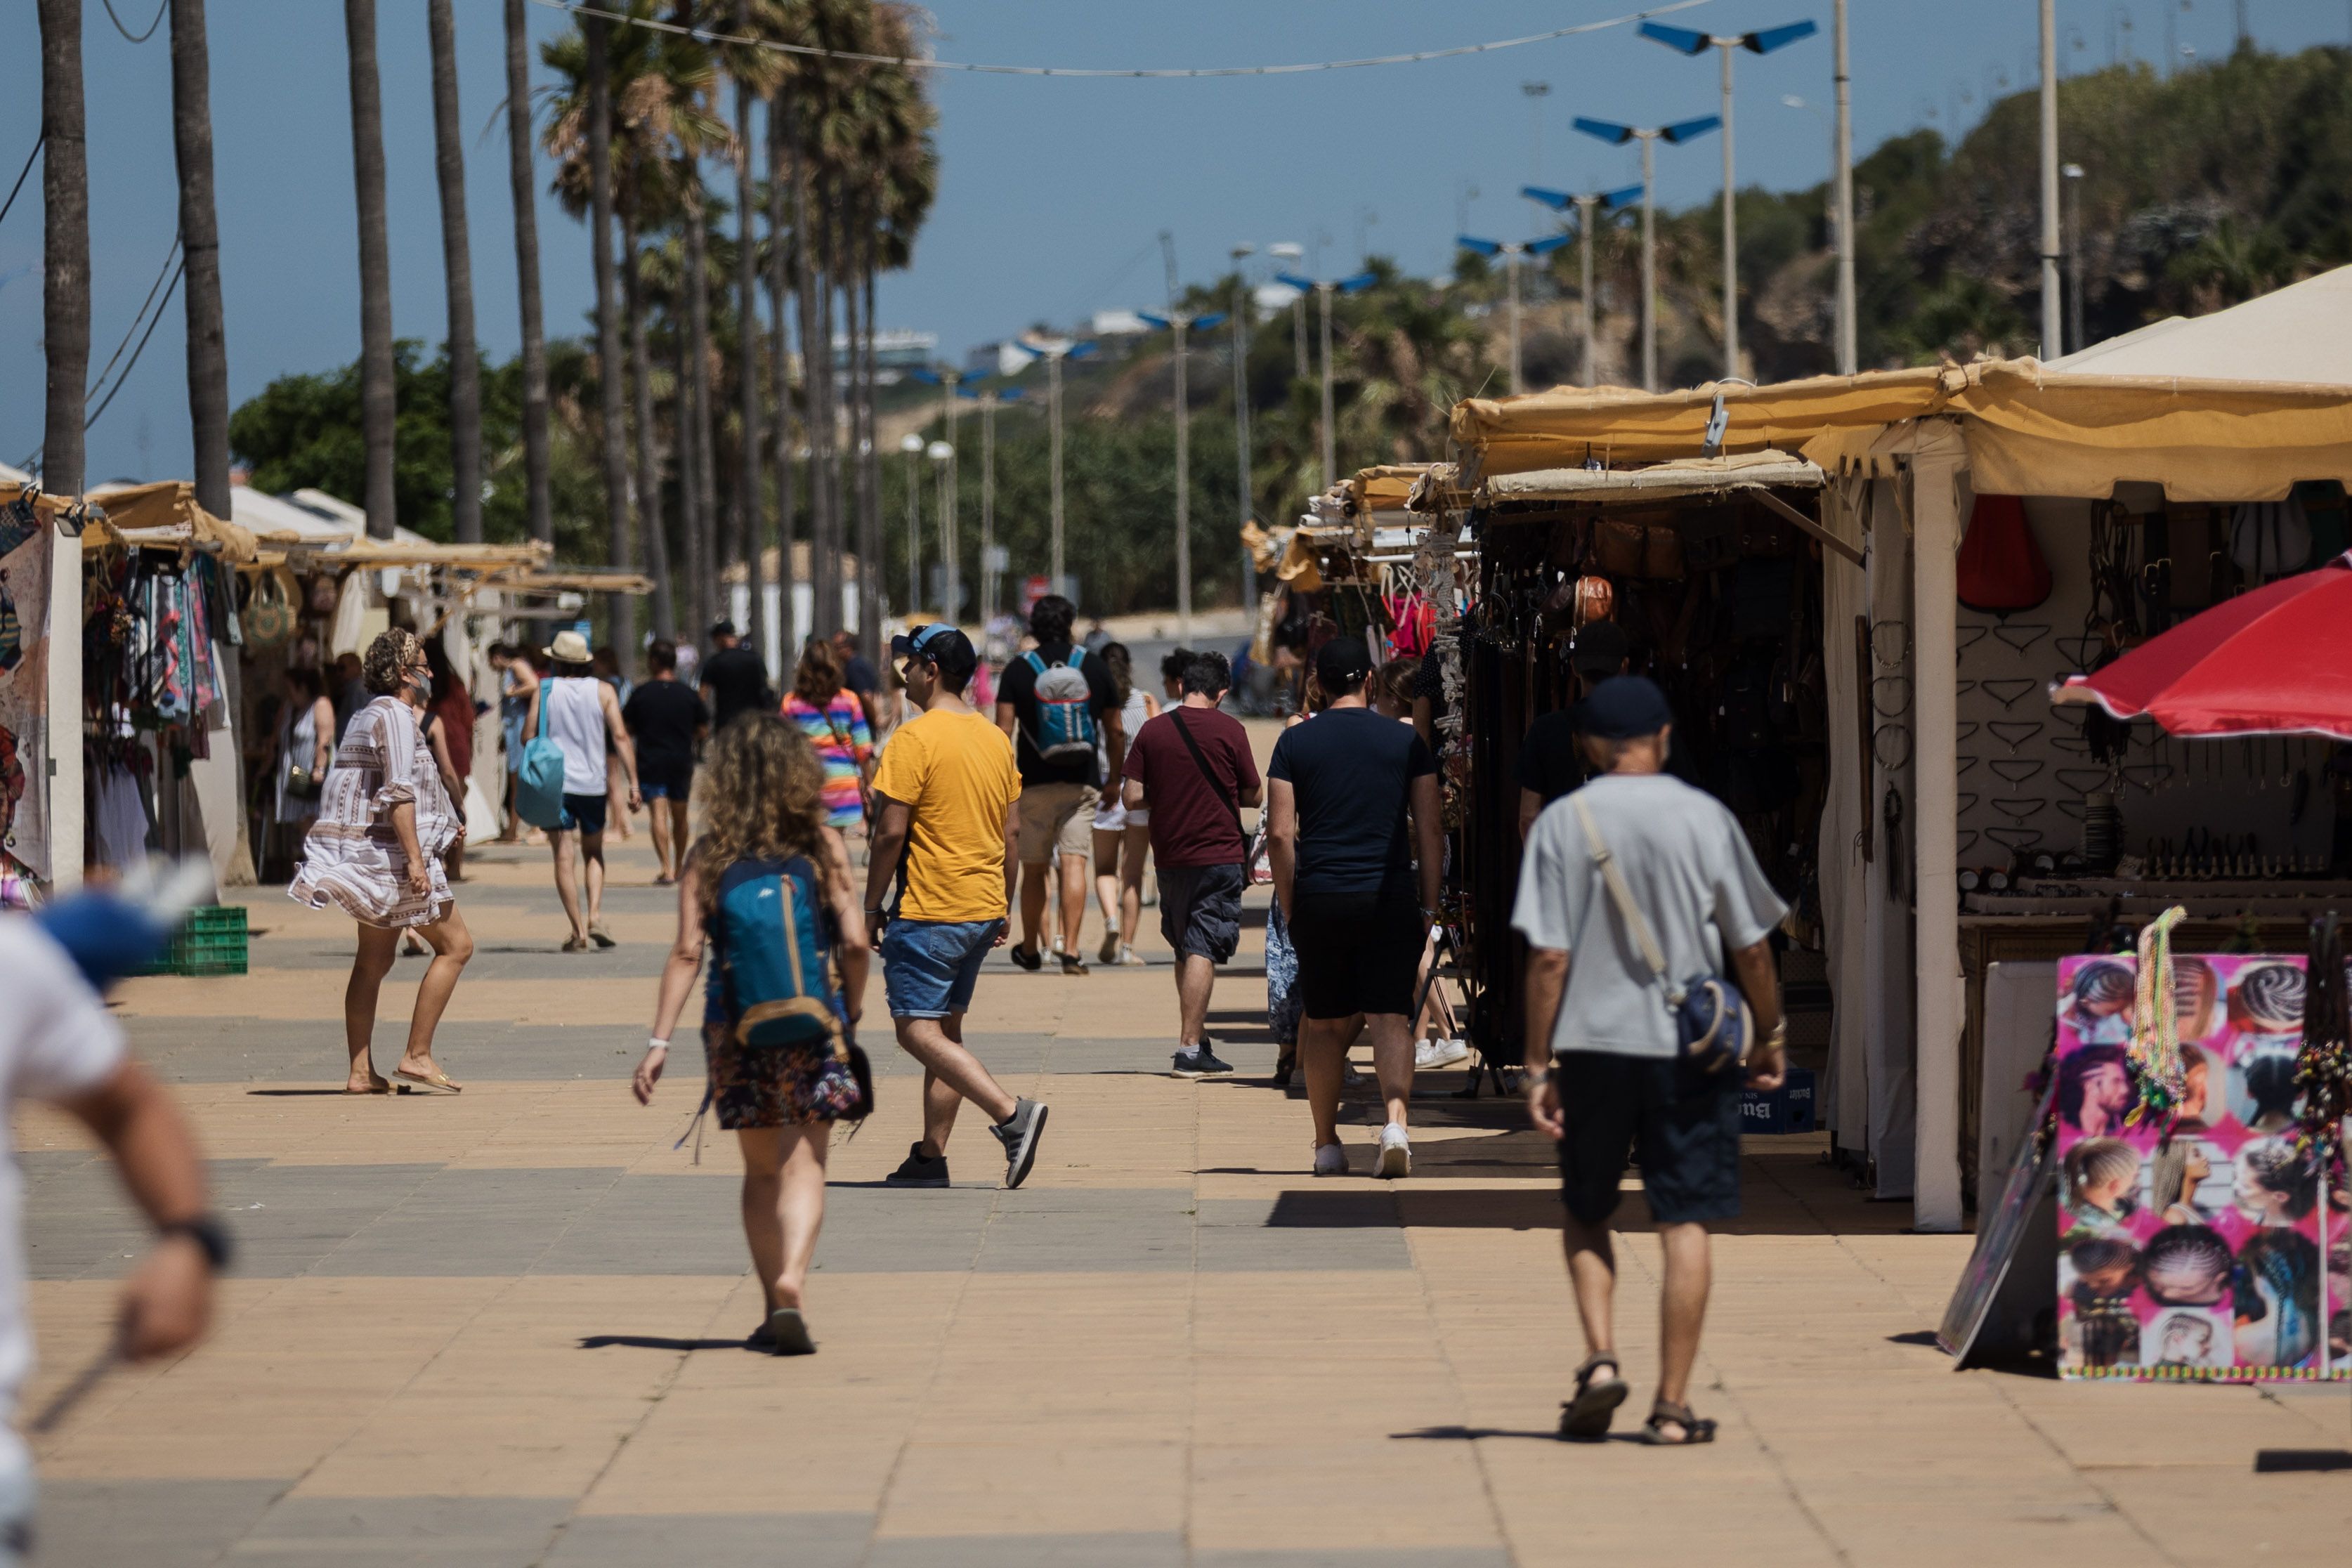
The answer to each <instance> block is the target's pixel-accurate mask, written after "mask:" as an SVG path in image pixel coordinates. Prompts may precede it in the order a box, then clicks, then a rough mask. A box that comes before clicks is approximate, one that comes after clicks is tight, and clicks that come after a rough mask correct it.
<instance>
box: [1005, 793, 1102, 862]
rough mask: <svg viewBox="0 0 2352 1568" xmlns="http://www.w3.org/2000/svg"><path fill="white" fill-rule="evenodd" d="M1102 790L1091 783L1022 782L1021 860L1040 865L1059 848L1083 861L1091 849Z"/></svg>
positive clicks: (1052, 856)
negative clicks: (1096, 810) (1096, 812)
mask: <svg viewBox="0 0 2352 1568" xmlns="http://www.w3.org/2000/svg"><path fill="white" fill-rule="evenodd" d="M1101 804H1102V791H1100V790H1098V789H1097V788H1095V786H1094V785H1092V784H1024V785H1023V786H1022V790H1021V863H1022V864H1023V865H1024V866H1043V865H1044V864H1045V862H1046V861H1048V860H1051V859H1052V858H1054V851H1055V850H1056V849H1059V850H1060V851H1061V852H1062V853H1063V855H1065V856H1076V858H1079V859H1081V860H1083V859H1085V858H1087V857H1088V856H1089V855H1091V854H1092V853H1093V852H1094V847H1095V844H1094V838H1093V837H1092V834H1093V831H1094V820H1095V808H1096V807H1097V806H1098V805H1101Z"/></svg>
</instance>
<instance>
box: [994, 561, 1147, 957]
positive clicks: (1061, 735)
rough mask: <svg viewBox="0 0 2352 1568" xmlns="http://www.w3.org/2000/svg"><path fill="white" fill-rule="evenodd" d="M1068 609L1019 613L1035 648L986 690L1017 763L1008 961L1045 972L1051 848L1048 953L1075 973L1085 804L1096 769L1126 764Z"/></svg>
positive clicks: (1095, 795)
mask: <svg viewBox="0 0 2352 1568" xmlns="http://www.w3.org/2000/svg"><path fill="white" fill-rule="evenodd" d="M1077 614H1078V609H1077V606H1076V605H1073V604H1071V603H1070V601H1069V600H1067V599H1066V598H1064V597H1062V595H1059V594H1048V595H1045V597H1044V598H1042V599H1040V600H1038V601H1037V606H1036V608H1034V609H1033V610H1031V611H1030V612H1029V635H1030V636H1031V637H1033V638H1034V639H1035V640H1036V643H1037V646H1036V647H1035V648H1034V649H1032V650H1031V651H1030V652H1027V653H1024V654H1021V655H1019V656H1017V657H1015V658H1013V661H1012V662H1011V663H1009V664H1007V665H1006V666H1005V667H1004V674H1003V679H1000V680H999V681H998V683H997V688H996V724H997V728H999V729H1001V730H1003V731H1004V732H1005V733H1006V734H1008V735H1010V736H1012V737H1013V747H1014V750H1015V752H1016V754H1017V755H1018V757H1019V760H1020V763H1021V941H1020V942H1019V944H1018V945H1016V946H1015V947H1014V948H1013V963H1017V964H1019V965H1020V966H1021V967H1022V968H1024V969H1027V970H1038V969H1042V968H1044V967H1045V954H1044V953H1043V952H1040V951H1039V949H1038V943H1037V931H1038V928H1039V927H1040V926H1041V925H1042V924H1043V923H1044V922H1045V896H1046V888H1045V882H1046V873H1047V868H1048V867H1049V866H1050V865H1051V864H1052V862H1053V859H1054V856H1055V851H1056V850H1059V851H1060V854H1061V859H1062V876H1061V919H1060V921H1059V922H1058V925H1059V932H1060V934H1059V937H1058V939H1057V956H1058V957H1059V958H1060V960H1061V964H1062V973H1065V974H1084V973H1086V972H1087V965H1086V961H1085V960H1084V959H1082V958H1080V957H1079V956H1078V951H1079V950H1078V927H1079V926H1080V925H1081V924H1082V923H1083V922H1084V921H1085V920H1086V918H1087V881H1088V878H1087V858H1088V856H1089V855H1090V854H1091V853H1092V852H1093V847H1094V839H1093V834H1094V820H1095V808H1096V806H1097V805H1100V804H1101V802H1102V788H1103V783H1104V777H1103V772H1102V763H1101V761H1100V760H1099V759H1098V758H1097V754H1096V750H1095V742H1096V740H1097V737H1099V738H1100V739H1101V742H1102V750H1103V752H1104V754H1105V755H1107V756H1108V758H1109V760H1110V777H1111V778H1112V779H1114V780H1116V779H1118V778H1119V777H1120V776H1121V774H1122V772H1123V770H1124V769H1125V767H1126V762H1127V735H1126V733H1125V731H1124V729H1123V727H1122V726H1121V724H1120V723H1119V716H1118V715H1119V697H1118V686H1117V685H1116V684H1115V683H1114V682H1113V681H1112V679H1111V678H1110V671H1109V670H1108V669H1107V668H1104V666H1103V661H1102V660H1101V659H1099V658H1096V657H1095V656H1094V655H1093V654H1090V653H1087V652H1085V651H1083V650H1082V649H1080V648H1078V647H1076V646H1075V645H1074V644H1073V643H1072V642H1071V641H1070V626H1071V623H1072V622H1074V621H1075V620H1076V619H1077Z"/></svg>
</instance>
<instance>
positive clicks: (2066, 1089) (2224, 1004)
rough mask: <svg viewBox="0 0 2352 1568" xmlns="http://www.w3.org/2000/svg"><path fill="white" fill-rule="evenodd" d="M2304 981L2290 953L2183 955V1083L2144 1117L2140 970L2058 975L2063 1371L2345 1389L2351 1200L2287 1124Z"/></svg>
mask: <svg viewBox="0 0 2352 1568" xmlns="http://www.w3.org/2000/svg"><path fill="white" fill-rule="evenodd" d="M2304 968H2305V961H2304V959H2303V958H2302V957H2301V956H2299V955H2297V956H2273V955H2245V954H2203V955H2189V954H2176V955H2175V956H2174V957H2173V959H2172V984H2171V1003H2172V1015H2173V1022H2174V1025H2175V1028H2176V1030H2177V1034H2178V1045H2177V1049H2178V1053H2179V1069H2180V1070H2179V1095H2178V1099H2177V1100H2175V1102H2174V1103H2173V1104H2172V1105H2171V1107H2170V1108H2169V1109H2168V1110H2165V1111H2163V1112H2161V1113H2158V1112H2157V1111H2154V1110H2141V1109H2140V1092H2139V1086H2138V1082H2137V1077H2136V1074H2137V1071H2138V1068H2137V1066H2136V1064H2135V1060H2134V1058H2133V1057H2132V1055H2131V1053H2132V1052H2133V1050H2134V1048H2135V1047H2133V1033H2134V1025H2133V1015H2134V1005H2133V1003H2134V995H2135V991H2136V987H2137V978H2138V961H2137V959H2136V958H2134V957H2132V956H2129V955H2118V956H2113V957H2102V956H2084V957H2074V958H2068V959H2065V960H2063V962H2061V963H2060V964H2059V966H2058V999H2057V1007H2058V1047H2057V1054H2056V1058H2055V1067H2054V1072H2055V1081H2054V1086H2053V1094H2054V1100H2055V1114H2056V1121H2057V1155H2058V1220H2057V1224H2058V1232H2059V1236H2058V1252H2059V1256H2058V1268H2057V1290H2058V1339H2059V1368H2060V1374H2061V1375H2062V1376H2064V1377H2070V1378H2124V1379H2128V1380H2136V1381H2141V1382H2209V1383H2252V1382H2263V1381H2273V1380H2315V1379H2321V1378H2330V1377H2340V1376H2347V1375H2352V1346H2347V1334H2352V1315H2347V1306H2352V1302H2347V1294H2352V1291H2348V1290H2347V1278H2346V1271H2347V1268H2352V1253H2347V1250H2346V1236H2347V1205H2352V1194H2348V1193H2347V1191H2346V1190H2345V1189H2344V1187H2343V1186H2341V1185H2340V1184H2329V1183H2328V1181H2327V1180H2326V1176H2325V1173H2324V1172H2323V1168H2322V1164H2321V1162H2320V1159H2319V1157H2318V1155H2317V1154H2316V1153H2315V1152H2314V1151H2313V1150H2312V1149H2310V1148H2309V1147H2308V1146H2307V1145H2306V1144H2305V1143H2303V1142H2300V1141H2299V1139H2298V1133H2299V1131H2300V1130H2299V1128H2298V1126H2297V1124H2296V1120H2295V1111H2296V1090H2295V1082H2294V1073H2295V1055H2296V1051H2297V1049H2298V1047H2300V1045H2301V1043H2302V1042H2301V1030H2302V1019H2303V998H2304ZM2145 1032H2146V1031H2145V1028H2143V1033H2145ZM2143 1044H2145V1042H2143Z"/></svg>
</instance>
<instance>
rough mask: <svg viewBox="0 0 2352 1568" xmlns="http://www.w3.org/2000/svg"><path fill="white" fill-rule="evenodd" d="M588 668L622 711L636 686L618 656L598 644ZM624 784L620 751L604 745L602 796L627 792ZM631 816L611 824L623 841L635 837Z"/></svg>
mask: <svg viewBox="0 0 2352 1568" xmlns="http://www.w3.org/2000/svg"><path fill="white" fill-rule="evenodd" d="M588 668H589V671H590V673H592V674H593V675H594V676H595V677H596V679H599V680H601V681H603V682H604V684H605V685H607V686H609V687H611V688H612V689H613V700H614V701H615V702H618V703H619V704H620V705H621V707H622V708H623V710H626V709H627V708H628V706H629V694H630V692H631V691H632V690H634V689H635V688H634V687H632V686H631V684H630V682H629V678H628V677H627V676H625V675H624V674H622V673H621V656H620V655H619V654H617V653H615V652H614V650H613V649H612V648H610V647H600V648H598V649H596V650H595V651H594V652H593V653H592V654H591V655H590V656H589V658H588ZM625 783H626V781H625V779H624V778H623V777H622V774H621V750H620V748H619V747H618V746H614V745H610V744H607V745H606V747H605V749H604V797H605V798H606V799H607V800H610V799H611V798H613V797H614V795H625V794H626V793H627V792H626V791H625V788H624V787H623V786H624V784H625ZM632 815H633V814H632V813H630V812H626V811H625V812H622V813H621V814H620V820H619V821H617V822H614V823H613V824H612V825H611V826H612V830H613V837H615V838H618V839H619V840H620V841H621V842H622V843H624V844H626V843H627V842H628V841H629V840H630V839H631V838H633V837H635V832H634V831H633V830H632V829H631V827H630V826H629V818H630V816H632Z"/></svg>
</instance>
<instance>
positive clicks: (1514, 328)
mask: <svg viewBox="0 0 2352 1568" xmlns="http://www.w3.org/2000/svg"><path fill="white" fill-rule="evenodd" d="M1569 240H1570V236H1569V235H1566V234H1548V235H1546V236H1544V237H1542V238H1541V239H1526V240H1500V239H1480V238H1479V237H1477V236H1475V235H1469V234H1457V235H1455V236H1454V244H1456V245H1458V246H1460V247H1462V248H1463V249H1465V250H1467V251H1473V252H1475V253H1476V254H1477V255H1480V256H1499V257H1501V258H1503V272H1504V275H1505V276H1506V277H1507V279H1509V283H1510V300H1511V390H1512V391H1513V392H1514V393H1520V392H1525V391H1526V390H1527V385H1526V381H1525V378H1524V377H1523V376H1521V374H1519V258H1520V257H1522V256H1549V255H1550V254H1551V253H1552V252H1553V251H1555V250H1558V249H1559V247H1561V246H1563V245H1566V244H1567V243H1568V242H1569ZM1587 254H1588V255H1589V254H1590V248H1589V247H1588V250H1587Z"/></svg>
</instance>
